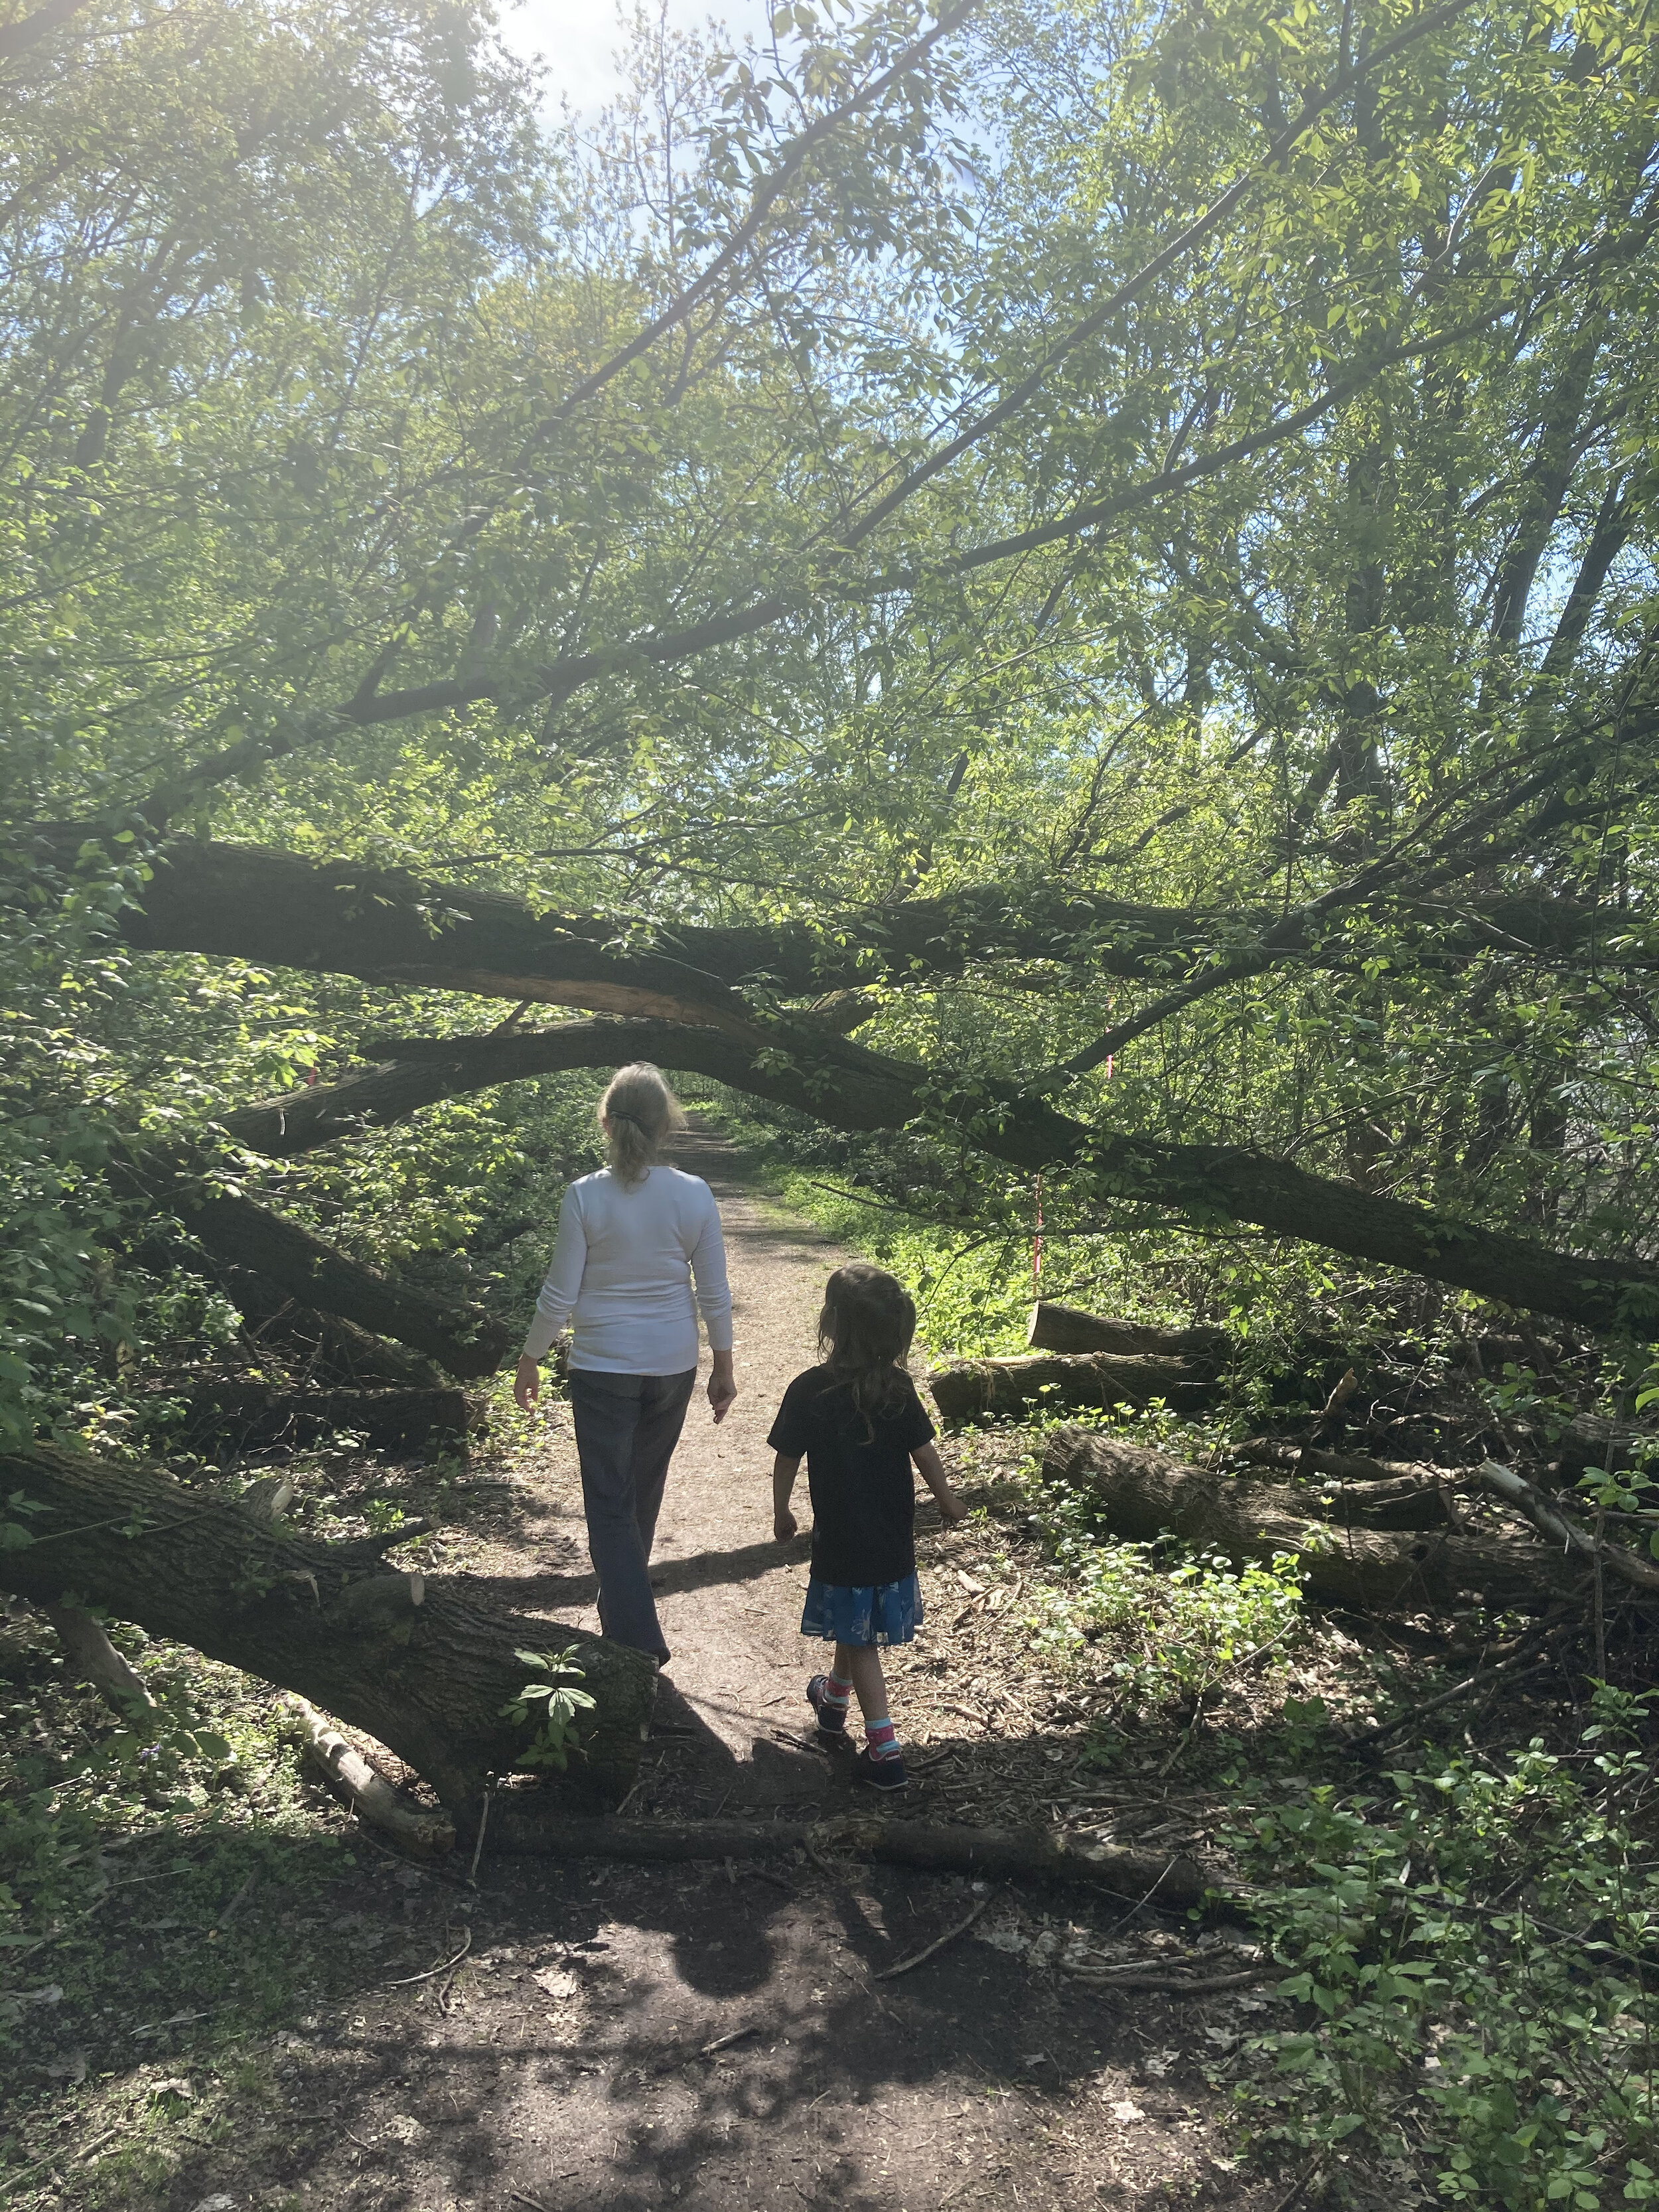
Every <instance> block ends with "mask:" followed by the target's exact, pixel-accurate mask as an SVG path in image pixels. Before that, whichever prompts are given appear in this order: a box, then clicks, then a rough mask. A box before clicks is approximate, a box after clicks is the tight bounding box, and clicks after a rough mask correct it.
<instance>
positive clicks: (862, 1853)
mask: <svg viewBox="0 0 1659 2212" xmlns="http://www.w3.org/2000/svg"><path fill="white" fill-rule="evenodd" d="M489 1848H491V1849H492V1850H500V1851H505V1852H507V1853H508V1854H509V1855H511V1856H513V1857H528V1858H604V1859H623V1860H632V1861H634V1862H635V1863H639V1864H643V1865H661V1864H665V1863H666V1864H670V1865H684V1863H686V1862H687V1861H695V1860H698V1859H738V1860H742V1859H758V1858H769V1857H774V1856H775V1855H776V1854H777V1853H779V1852H781V1851H788V1850H814V1851H817V1852H819V1853H823V1852H828V1851H832V1850H844V1851H847V1852H849V1853H850V1854H852V1855H853V1856H854V1857H857V1858H865V1859H875V1860H877V1861H878V1862H880V1863H883V1864H884V1865H887V1866H908V1867H929V1868H934V1869H941V1870H943V1871H945V1872H947V1873H953V1874H966V1875H979V1876H981V1877H982V1878H983V1879H985V1880H987V1881H1012V1880H1024V1881H1058V1882H1073V1883H1077V1884H1079V1885H1081V1886H1083V1887H1087V1888H1090V1889H1097V1890H1104V1891H1106V1892H1107V1893H1109V1894H1110V1895H1112V1896H1114V1897H1121V1898H1124V1899H1128V1900H1130V1901H1131V1902H1133V1904H1136V1905H1143V1904H1145V1905H1156V1906H1162V1907H1167V1908H1169V1909H1170V1910H1173V1911H1182V1910H1190V1909H1191V1908H1192V1907H1193V1906H1194V1905H1203V1904H1205V1903H1206V1902H1210V1903H1225V1899H1223V1898H1221V1897H1220V1895H1219V1893H1218V1883H1217V1880H1216V1878H1215V1877H1214V1876H1213V1875H1212V1874H1211V1873H1209V1872H1208V1871H1207V1870H1206V1869H1205V1868H1204V1867H1203V1866H1201V1865H1200V1863H1199V1862H1198V1861H1197V1860H1196V1859H1193V1858H1189V1857H1188V1856H1187V1854H1186V1853H1185V1852H1184V1851H1156V1850H1153V1851H1148V1850H1132V1849H1127V1848H1125V1847H1122V1846H1120V1845H1117V1844H1091V1843H1085V1842H1084V1841H1082V1840H1081V1839H1080V1838H1076V1837H1072V1836H1066V1835H1060V1834H1057V1833H1055V1832H1054V1831H1052V1830H1048V1829H1040V1828H970V1827H967V1826H960V1825H957V1824H955V1823H951V1824H950V1825H948V1826H946V1825H942V1824H938V1823H935V1822H933V1821H928V1820H884V1819H883V1818H882V1817H881V1816H880V1815H879V1814H848V1815H845V1816H844V1817H842V1819H839V1820H816V1821H807V1820H562V1819H559V1818H556V1817H554V1816H550V1815H541V1814H536V1813H534V1812H521V1811H518V1810H516V1809H513V1808H507V1809H502V1808H501V1807H500V1805H499V1803H498V1806H497V1809H496V1810H495V1812H494V1813H493V1814H491V1816H490V1821H489Z"/></svg>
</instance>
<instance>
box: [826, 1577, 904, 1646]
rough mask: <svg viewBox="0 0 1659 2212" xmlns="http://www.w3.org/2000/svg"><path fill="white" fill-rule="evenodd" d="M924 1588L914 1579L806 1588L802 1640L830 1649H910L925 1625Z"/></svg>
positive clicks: (832, 1584)
mask: <svg viewBox="0 0 1659 2212" xmlns="http://www.w3.org/2000/svg"><path fill="white" fill-rule="evenodd" d="M921 1623H922V1610H921V1584H920V1583H918V1582H917V1580H916V1578H915V1575H914V1574H910V1575H907V1576H906V1577H905V1578H904V1580H903V1581H902V1583H863V1584H861V1585H860V1586H859V1587H857V1588H848V1585H847V1584H845V1583H821V1582H820V1581H819V1580H818V1578H817V1576H816V1575H814V1576H813V1577H811V1580H810V1581H809V1582H808V1583H807V1585H806V1609H805V1612H804V1613H802V1614H801V1617H800V1632H801V1634H802V1635H803V1636H817V1637H821V1638H823V1641H824V1643H826V1644H908V1642H909V1641H910V1639H911V1638H912V1637H913V1636H914V1635H915V1632H916V1631H917V1629H919V1628H920V1627H921Z"/></svg>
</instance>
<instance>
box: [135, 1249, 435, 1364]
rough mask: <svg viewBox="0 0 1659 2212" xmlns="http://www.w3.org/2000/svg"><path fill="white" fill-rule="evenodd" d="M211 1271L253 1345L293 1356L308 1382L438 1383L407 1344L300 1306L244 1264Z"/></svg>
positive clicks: (175, 1257)
mask: <svg viewBox="0 0 1659 2212" xmlns="http://www.w3.org/2000/svg"><path fill="white" fill-rule="evenodd" d="M180 1256H181V1255H179V1254H178V1253H176V1252H175V1253H173V1254H169V1255H167V1261H166V1262H165V1263H164V1264H166V1265H174V1264H177V1263H178V1262H179V1259H180ZM213 1275H214V1280H215V1281H216V1283H217V1285H218V1286H219V1288H220V1289H221V1290H222V1291H223V1292H224V1294H225V1296H226V1297H228V1299H229V1300H230V1302H231V1304H232V1305H234V1307H235V1309H236V1310H237V1311H238V1313H240V1315H241V1316H242V1322H243V1332H244V1334H245V1335H246V1338H247V1340H248V1342H249V1344H250V1345H251V1346H253V1348H254V1349H255V1350H256V1351H261V1350H264V1349H265V1348H266V1347H270V1348H273V1349H280V1350H281V1351H282V1352H283V1353H284V1354H285V1355H286V1356H287V1357H288V1358H290V1359H292V1358H298V1360H299V1361H300V1362H301V1364H302V1365H303V1366H304V1368H305V1370H306V1372H307V1377H308V1379H309V1380H310V1381H312V1382H313V1383H323V1384H327V1385H332V1386H333V1387H335V1388H337V1389H356V1390H436V1389H441V1388H442V1381H443V1378H442V1376H441V1374H440V1372H439V1370H438V1368H437V1367H436V1365H435V1364H434V1363H433V1362H432V1361H431V1360H429V1359H425V1358H422V1356H421V1354H420V1353H419V1352H411V1351H410V1349H409V1347H408V1346H407V1345H402V1344H394V1343H392V1340H391V1339H390V1338H388V1337H384V1336H376V1335H374V1334H372V1332H371V1331H369V1330H368V1329H366V1328H358V1326H357V1324H356V1322H353V1321H348V1320H347V1319H346V1317H345V1316H344V1315H343V1314H325V1313H319V1312H318V1311H317V1310H316V1309H315V1307H313V1306H303V1305H301V1304H300V1303H299V1302H298V1300H297V1299H295V1298H292V1297H289V1294H288V1292H287V1291H283V1290H279V1289H278V1288H277V1286H276V1284H275V1283H273V1282H271V1281H270V1279H269V1278H268V1277H266V1276H264V1275H258V1274H254V1273H252V1272H251V1271H250V1270H249V1269H247V1268H246V1267H215V1268H214V1271H213Z"/></svg>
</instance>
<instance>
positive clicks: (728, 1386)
mask: <svg viewBox="0 0 1659 2212" xmlns="http://www.w3.org/2000/svg"><path fill="white" fill-rule="evenodd" d="M737 1395H738V1386H737V1383H736V1381H735V1379H734V1377H733V1376H732V1355H731V1353H730V1352H716V1353H715V1354H714V1373H713V1374H712V1375H711V1376H709V1378H708V1409H709V1411H710V1412H711V1413H713V1414H714V1419H715V1420H716V1421H717V1422H719V1421H723V1420H724V1419H726V1414H727V1413H728V1412H729V1411H730V1409H731V1405H732V1400H733V1399H734V1398H735V1397H736V1396H737Z"/></svg>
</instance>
